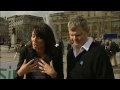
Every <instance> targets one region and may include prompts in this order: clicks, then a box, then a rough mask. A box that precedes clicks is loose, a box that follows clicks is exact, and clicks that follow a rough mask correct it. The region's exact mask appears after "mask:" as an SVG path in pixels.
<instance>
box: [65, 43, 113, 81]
mask: <svg viewBox="0 0 120 90" xmlns="http://www.w3.org/2000/svg"><path fill="white" fill-rule="evenodd" d="M67 78H68V79H114V74H113V69H112V66H111V63H110V59H109V57H108V55H107V53H106V52H105V50H104V49H103V48H102V46H101V45H99V44H98V43H96V42H93V43H92V44H91V46H90V49H89V51H83V52H82V53H81V54H79V55H78V56H77V57H76V58H75V57H74V54H73V49H71V50H70V51H69V52H68V55H67Z"/></svg>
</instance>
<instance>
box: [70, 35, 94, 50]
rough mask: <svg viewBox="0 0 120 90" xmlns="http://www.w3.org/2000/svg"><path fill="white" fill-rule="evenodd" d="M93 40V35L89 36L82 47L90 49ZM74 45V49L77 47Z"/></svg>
mask: <svg viewBox="0 0 120 90" xmlns="http://www.w3.org/2000/svg"><path fill="white" fill-rule="evenodd" d="M92 42H93V38H92V37H88V40H87V42H86V43H85V44H84V45H83V46H82V47H81V48H83V49H84V50H86V51H88V50H89V48H90V45H91V43H92ZM72 47H73V49H75V46H74V45H72Z"/></svg>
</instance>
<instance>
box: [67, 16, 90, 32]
mask: <svg viewBox="0 0 120 90" xmlns="http://www.w3.org/2000/svg"><path fill="white" fill-rule="evenodd" d="M77 27H80V28H82V29H83V30H88V22H87V20H86V19H85V18H83V17H82V16H73V17H72V18H71V19H70V21H69V22H68V29H69V30H73V29H74V28H77Z"/></svg>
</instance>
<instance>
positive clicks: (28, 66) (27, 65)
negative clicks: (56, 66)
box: [17, 60, 37, 76]
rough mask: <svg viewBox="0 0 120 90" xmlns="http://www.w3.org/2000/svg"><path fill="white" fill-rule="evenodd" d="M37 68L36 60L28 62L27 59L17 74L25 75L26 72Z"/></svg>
mask: <svg viewBox="0 0 120 90" xmlns="http://www.w3.org/2000/svg"><path fill="white" fill-rule="evenodd" d="M32 63H33V64H32ZM36 68H37V65H36V64H35V63H34V60H30V61H29V62H28V63H26V60H24V62H23V64H22V66H21V67H20V69H19V70H18V71H17V74H18V75H19V76H23V75H24V74H27V73H29V72H31V71H33V70H35V69H36Z"/></svg>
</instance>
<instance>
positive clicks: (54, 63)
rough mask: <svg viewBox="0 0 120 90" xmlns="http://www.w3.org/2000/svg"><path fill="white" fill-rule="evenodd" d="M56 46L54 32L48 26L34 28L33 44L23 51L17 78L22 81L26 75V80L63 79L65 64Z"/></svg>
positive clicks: (42, 24) (43, 24)
mask: <svg viewBox="0 0 120 90" xmlns="http://www.w3.org/2000/svg"><path fill="white" fill-rule="evenodd" d="M55 44H56V42H55V38H54V35H53V32H52V30H51V28H50V27H49V26H48V25H47V24H45V23H41V24H40V25H39V26H36V27H34V29H33V31H32V35H31V44H30V45H27V46H26V47H24V48H23V49H22V50H21V53H20V58H19V62H18V66H17V77H16V78H19V79H22V78H23V77H24V75H25V74H26V79H51V78H59V79H62V78H63V62H62V60H61V59H59V54H58V52H57V48H56V47H55Z"/></svg>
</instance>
